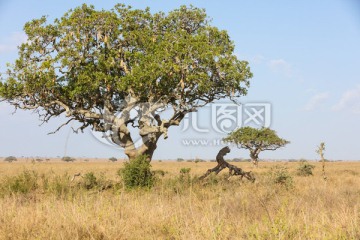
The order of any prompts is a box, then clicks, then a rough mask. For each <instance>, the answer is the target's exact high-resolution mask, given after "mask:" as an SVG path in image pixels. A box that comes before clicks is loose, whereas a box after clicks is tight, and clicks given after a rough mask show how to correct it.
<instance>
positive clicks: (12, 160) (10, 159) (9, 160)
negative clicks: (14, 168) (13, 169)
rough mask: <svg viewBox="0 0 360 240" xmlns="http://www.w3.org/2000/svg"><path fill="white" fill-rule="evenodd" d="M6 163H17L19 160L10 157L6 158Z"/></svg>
mask: <svg viewBox="0 0 360 240" xmlns="http://www.w3.org/2000/svg"><path fill="white" fill-rule="evenodd" d="M4 161H5V162H9V163H11V162H15V161H17V158H16V157H14V156H9V157H6V158H5V159H4Z"/></svg>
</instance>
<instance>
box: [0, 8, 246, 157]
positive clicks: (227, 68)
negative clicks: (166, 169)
mask: <svg viewBox="0 0 360 240" xmlns="http://www.w3.org/2000/svg"><path fill="white" fill-rule="evenodd" d="M24 30H25V33H26V35H27V39H28V40H27V42H26V43H24V44H22V45H21V46H20V47H19V57H18V59H17V60H16V61H15V64H14V65H11V66H10V67H9V69H8V70H7V75H6V79H4V81H0V101H1V100H3V101H7V102H8V103H9V104H11V105H13V106H15V107H16V108H18V109H25V110H31V111H35V112H36V113H39V118H40V120H41V121H42V122H48V121H49V120H50V119H51V118H55V117H58V116H60V115H62V116H65V117H66V118H67V121H66V122H65V123H64V124H62V125H60V126H59V128H58V129H56V130H55V131H54V133H55V132H57V131H58V130H59V129H60V128H61V127H63V126H65V125H67V124H69V123H70V122H72V121H75V122H78V123H79V124H80V125H79V127H78V129H76V130H75V132H78V131H81V132H82V131H83V130H84V129H85V128H88V127H89V128H91V129H92V130H93V131H97V132H101V133H103V134H104V135H105V136H106V137H107V140H109V142H111V143H113V144H115V145H117V146H120V147H122V148H124V149H125V154H126V155H127V156H128V157H129V159H135V158H136V156H140V155H147V157H148V160H151V158H152V156H153V153H154V151H155V149H156V148H157V142H158V140H159V138H160V137H161V136H163V137H164V139H166V138H167V137H168V129H169V128H170V127H171V126H178V125H179V124H180V122H181V121H182V120H183V118H184V117H185V115H186V114H188V113H190V112H194V111H196V110H197V109H198V108H200V107H203V106H205V105H206V104H208V103H211V102H213V101H215V100H218V99H222V98H231V99H233V98H236V97H240V96H243V95H246V93H247V88H248V87H249V79H250V78H251V77H252V74H251V72H250V69H249V67H248V63H247V62H246V61H240V60H239V59H238V58H237V56H236V55H235V53H234V49H235V46H234V43H233V41H231V39H230V37H229V35H228V33H227V32H226V31H224V30H219V29H218V28H217V27H214V26H212V25H211V24H210V19H209V18H208V17H207V15H206V13H205V11H204V10H203V9H199V8H195V7H192V6H191V7H186V6H182V7H180V8H179V9H176V10H174V11H171V12H169V13H168V14H165V13H163V12H158V13H152V12H151V11H150V9H149V8H146V9H145V10H133V9H131V7H127V6H125V5H123V4H117V5H115V7H114V8H113V9H112V10H110V11H106V10H100V11H98V10H95V8H94V7H93V6H88V5H86V4H83V5H82V6H81V7H77V8H75V9H74V10H70V11H68V12H67V13H65V15H64V16H63V17H61V18H60V19H55V20H54V22H53V23H49V22H47V19H46V17H42V18H40V19H34V20H32V21H30V22H27V23H26V24H25V27H24ZM165 109H171V111H172V113H171V116H170V117H169V118H162V117H163V116H161V114H160V113H161V112H162V111H163V110H165ZM130 112H134V114H130ZM133 128H135V129H137V130H138V131H131V129H133ZM134 132H135V133H138V135H135V133H134ZM134 136H136V137H134ZM136 140H139V141H140V140H142V144H140V145H139V147H137V146H135V143H136Z"/></svg>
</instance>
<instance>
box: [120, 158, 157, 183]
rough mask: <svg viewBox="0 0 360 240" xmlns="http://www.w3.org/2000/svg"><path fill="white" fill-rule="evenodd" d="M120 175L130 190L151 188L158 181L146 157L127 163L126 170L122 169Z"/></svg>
mask: <svg viewBox="0 0 360 240" xmlns="http://www.w3.org/2000/svg"><path fill="white" fill-rule="evenodd" d="M118 174H119V175H120V177H121V178H122V180H123V182H124V185H125V187H126V188H128V189H132V188H139V187H143V188H151V187H152V186H153V185H154V183H155V180H156V178H155V176H154V174H153V173H152V172H151V165H150V162H149V161H148V160H147V156H146V155H140V156H138V157H136V158H135V159H132V160H130V161H129V162H125V163H124V168H122V169H120V170H119V171H118Z"/></svg>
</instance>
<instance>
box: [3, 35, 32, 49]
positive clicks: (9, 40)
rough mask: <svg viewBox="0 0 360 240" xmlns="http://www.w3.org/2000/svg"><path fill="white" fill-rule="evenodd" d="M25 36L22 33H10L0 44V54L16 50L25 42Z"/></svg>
mask: <svg viewBox="0 0 360 240" xmlns="http://www.w3.org/2000/svg"><path fill="white" fill-rule="evenodd" d="M26 40H27V36H26V34H25V33H23V32H12V33H11V34H10V35H9V36H8V37H5V38H3V39H2V41H1V42H0V53H8V52H12V51H16V50H17V46H19V45H20V44H21V43H24V42H26Z"/></svg>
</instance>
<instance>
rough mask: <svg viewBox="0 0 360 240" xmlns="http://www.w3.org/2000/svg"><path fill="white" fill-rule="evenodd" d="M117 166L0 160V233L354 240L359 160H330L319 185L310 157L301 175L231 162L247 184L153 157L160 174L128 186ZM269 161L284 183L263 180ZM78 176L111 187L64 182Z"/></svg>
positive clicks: (359, 221) (358, 223)
mask: <svg viewBox="0 0 360 240" xmlns="http://www.w3.org/2000/svg"><path fill="white" fill-rule="evenodd" d="M122 164H123V163H121V162H115V163H112V162H109V161H105V160H104V161H100V160H98V161H93V160H90V161H89V162H80V161H76V162H70V163H65V162H60V161H49V162H41V163H37V162H36V163H30V162H25V161H19V162H13V163H5V162H3V161H2V160H1V159H0V184H1V185H0V239H360V162H328V163H327V165H326V171H327V177H328V180H327V181H326V182H325V181H324V180H323V179H322V176H321V165H320V163H311V162H310V164H314V165H315V166H316V167H315V169H314V171H313V173H314V175H313V176H308V177H300V176H297V175H296V174H295V173H296V169H297V168H298V166H299V163H293V162H292V163H285V162H282V163H279V162H276V163H275V162H271V163H270V162H269V163H268V162H266V163H263V162H260V165H259V168H257V169H254V168H253V167H252V166H251V164H250V163H233V164H235V165H237V166H239V167H241V168H243V169H244V170H252V171H253V172H254V173H255V176H256V178H257V180H256V182H255V183H250V182H248V181H247V180H246V179H243V180H242V181H240V180H239V179H238V178H237V177H232V178H231V179H230V180H226V179H225V176H226V173H224V174H222V175H221V176H218V177H213V176H210V178H209V179H207V180H206V181H202V182H199V181H196V176H200V175H201V174H203V173H205V172H206V170H207V169H209V168H212V167H214V166H215V163H212V162H199V163H193V162H192V163H189V162H181V163H179V162H170V161H169V162H168V161H163V162H158V161H153V163H152V166H153V170H163V171H165V172H166V174H165V175H164V176H163V177H162V176H159V180H158V182H157V183H156V185H155V186H154V187H153V188H152V189H150V190H131V191H128V190H125V188H124V187H123V186H122V184H121V179H120V178H119V177H118V176H117V174H116V173H117V171H118V169H120V168H121V167H122ZM275 165H281V166H285V167H286V168H287V169H288V171H289V173H290V175H291V177H292V179H293V186H292V187H286V186H284V185H279V184H275V183H273V182H272V181H271V179H270V178H269V174H268V173H269V172H271V171H274V170H273V169H272V167H274V166H275ZM182 168H191V172H190V176H189V177H188V178H184V177H181V176H180V173H179V172H180V169H182ZM79 172H80V173H82V175H83V176H84V175H85V174H86V173H89V172H93V173H94V175H95V176H96V177H97V179H98V180H97V181H98V182H99V184H103V183H106V182H111V183H112V184H113V187H112V188H109V189H106V190H103V191H100V190H99V188H90V189H87V188H85V187H82V186H84V183H83V182H82V181H84V180H83V178H81V177H78V178H76V179H75V180H74V181H70V180H69V179H70V178H71V176H72V175H73V174H75V173H79ZM31 182H32V183H31ZM22 185H26V186H30V187H29V188H26V186H25V189H23V188H21V187H22Z"/></svg>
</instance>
